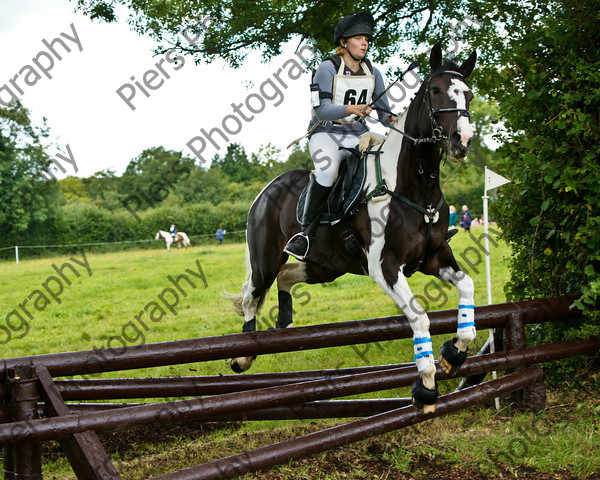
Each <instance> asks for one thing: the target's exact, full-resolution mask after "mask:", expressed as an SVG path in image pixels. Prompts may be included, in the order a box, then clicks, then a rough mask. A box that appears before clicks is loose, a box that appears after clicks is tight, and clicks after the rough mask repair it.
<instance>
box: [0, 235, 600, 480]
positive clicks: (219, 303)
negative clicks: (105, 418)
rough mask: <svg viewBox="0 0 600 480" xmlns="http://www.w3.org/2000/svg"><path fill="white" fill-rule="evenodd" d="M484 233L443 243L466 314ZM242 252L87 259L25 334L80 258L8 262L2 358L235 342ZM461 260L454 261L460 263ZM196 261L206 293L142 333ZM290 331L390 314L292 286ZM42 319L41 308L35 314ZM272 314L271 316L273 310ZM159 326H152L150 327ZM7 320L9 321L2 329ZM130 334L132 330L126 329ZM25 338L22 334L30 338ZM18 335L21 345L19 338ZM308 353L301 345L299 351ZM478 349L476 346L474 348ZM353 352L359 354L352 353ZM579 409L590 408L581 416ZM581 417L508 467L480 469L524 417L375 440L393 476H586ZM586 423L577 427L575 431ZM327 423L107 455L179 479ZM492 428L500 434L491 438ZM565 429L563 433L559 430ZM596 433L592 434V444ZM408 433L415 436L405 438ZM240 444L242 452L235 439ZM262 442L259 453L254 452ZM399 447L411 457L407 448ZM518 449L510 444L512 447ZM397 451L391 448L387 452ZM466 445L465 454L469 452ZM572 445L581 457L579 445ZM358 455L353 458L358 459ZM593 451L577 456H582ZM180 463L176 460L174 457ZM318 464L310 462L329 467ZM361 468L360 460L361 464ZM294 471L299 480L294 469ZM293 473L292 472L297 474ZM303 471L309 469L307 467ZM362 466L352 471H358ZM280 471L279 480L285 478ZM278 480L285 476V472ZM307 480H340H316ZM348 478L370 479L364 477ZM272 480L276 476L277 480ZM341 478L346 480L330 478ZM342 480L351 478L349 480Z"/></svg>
mask: <svg viewBox="0 0 600 480" xmlns="http://www.w3.org/2000/svg"><path fill="white" fill-rule="evenodd" d="M482 233H483V231H482V228H481V227H475V228H473V236H472V237H470V236H468V235H467V234H465V233H463V232H459V234H457V235H456V236H455V237H454V238H453V239H452V241H451V245H452V247H453V250H454V252H455V256H456V257H457V259H458V260H459V263H461V264H463V265H465V266H466V265H469V264H470V266H469V267H467V268H466V270H467V272H468V273H469V274H470V275H471V276H472V277H473V279H474V281H475V304H476V305H483V304H486V303H487V293H486V281H485V264H484V260H483V255H482V253H481V249H480V248H479V247H478V246H477V242H476V241H475V240H477V239H481V235H482ZM492 240H493V242H492V247H491V265H492V285H493V291H492V292H493V300H494V303H501V302H503V301H505V297H504V291H503V288H504V285H505V284H506V282H507V281H508V277H509V274H508V270H507V266H506V264H505V263H504V262H503V259H504V258H506V257H507V256H508V255H509V254H510V252H509V249H508V247H507V246H506V245H505V244H504V243H502V242H501V241H499V240H498V239H496V238H495V236H492ZM244 255H245V246H244V245H242V244H230V245H223V246H216V245H215V246H198V247H192V248H190V249H187V250H183V249H182V250H178V249H175V250H173V251H171V252H167V251H165V250H131V251H120V252H116V253H103V254H91V253H86V256H87V261H88V262H89V266H90V268H91V271H92V275H91V276H89V275H88V273H87V272H85V270H84V268H83V267H79V266H76V268H78V271H80V272H81V273H82V275H81V276H80V277H79V278H75V276H74V274H73V273H72V272H70V271H68V270H65V273H66V275H67V276H68V277H69V278H70V279H71V280H72V285H70V286H65V288H64V291H63V293H62V295H61V296H60V300H61V303H60V304H59V303H58V302H57V301H55V300H51V302H50V303H49V304H48V305H47V306H46V307H45V308H44V309H43V311H38V310H36V309H35V308H31V301H32V300H30V303H29V306H30V310H31V314H32V316H33V318H32V319H27V323H28V326H27V329H26V328H24V327H23V326H22V325H21V324H20V323H18V322H16V318H15V317H14V316H13V317H12V322H11V323H7V320H6V315H8V314H9V313H10V312H11V311H12V310H13V309H15V308H17V309H18V308H19V304H20V303H22V302H23V300H24V299H26V298H28V297H30V296H31V294H32V293H33V292H35V291H36V290H39V289H41V288H42V283H43V282H46V281H47V279H48V277H49V276H56V272H55V271H54V269H53V268H52V264H55V265H57V266H60V265H62V264H63V263H64V262H66V261H69V258H70V257H74V258H76V259H79V260H82V258H83V257H82V254H81V253H77V254H74V255H65V256H60V257H55V258H47V259H40V260H27V261H22V262H21V263H20V264H19V265H15V264H13V263H10V262H3V263H0V279H1V280H0V305H1V306H2V317H0V322H1V323H0V326H4V327H5V328H4V329H2V328H0V335H4V337H0V342H2V341H3V340H6V338H7V335H8V333H7V331H10V334H11V338H10V341H8V342H6V341H4V342H3V344H0V349H1V350H0V354H1V356H2V357H5V358H7V357H16V356H26V355H37V354H44V353H53V352H64V351H75V350H87V349H92V348H104V347H106V346H121V345H122V344H123V343H122V342H125V344H127V345H128V346H129V345H137V344H140V343H154V342H163V341H169V340H180V339H187V338H194V337H206V336H214V335H222V334H227V333H237V332H240V331H241V328H242V323H243V319H242V318H241V317H239V316H238V315H237V314H236V313H235V312H234V311H233V308H232V306H231V304H230V302H229V300H227V299H226V298H224V297H223V294H225V293H238V292H239V291H240V288H241V285H242V283H243V281H244V278H245V274H246V272H245V260H244ZM461 259H462V260H461ZM196 261H198V262H199V264H200V265H201V269H202V274H203V275H204V277H205V279H206V282H207V286H206V287H205V286H204V284H203V281H202V280H201V279H198V278H195V277H192V276H190V275H189V274H188V276H189V277H190V278H192V279H193V281H194V282H195V283H196V288H191V286H188V285H184V284H183V283H182V284H181V285H182V288H184V289H185V290H186V294H187V296H185V297H184V296H182V295H179V297H180V298H179V303H178V305H177V306H175V307H174V309H175V310H176V314H173V313H171V312H168V311H167V313H166V314H165V315H159V317H160V318H158V319H157V321H152V320H151V319H150V317H149V313H148V312H144V314H143V315H142V316H141V317H140V318H141V319H143V320H144V321H145V322H146V324H147V326H148V331H145V330H143V329H142V328H140V327H139V323H136V322H135V316H136V315H138V314H139V312H140V311H142V310H143V309H144V307H145V306H148V305H152V302H155V301H157V300H158V295H159V294H161V292H163V290H164V289H165V288H166V287H171V286H172V285H171V283H170V282H169V280H168V278H167V276H168V275H171V276H172V277H177V276H179V275H180V274H182V273H185V271H186V269H190V270H192V271H194V272H196V273H198V269H197V264H196ZM409 283H410V285H411V287H412V289H413V292H414V293H415V294H418V295H421V298H424V299H425V298H426V299H427V301H426V302H424V306H425V307H426V308H427V309H428V310H429V311H433V310H439V309H452V308H456V307H457V304H458V297H457V294H456V291H455V289H454V288H453V287H452V288H449V287H447V286H444V285H443V284H442V282H439V281H437V280H435V279H432V277H426V276H424V275H421V274H415V275H414V276H413V277H412V278H411V279H409ZM295 296H296V298H297V301H296V304H295V311H296V313H295V318H294V323H295V325H296V326H302V325H310V324H322V323H329V322H337V321H345V320H356V319H362V318H372V317H380V316H387V315H394V314H397V313H398V310H397V307H396V306H395V304H394V303H393V302H392V301H391V300H390V299H389V297H387V296H386V295H385V294H384V293H383V292H382V291H381V290H380V289H379V287H377V286H376V285H375V284H374V282H373V281H372V280H370V279H369V278H367V277H360V276H352V275H347V276H344V277H341V278H339V279H338V280H336V281H335V282H333V283H331V284H327V285H304V284H303V285H300V286H298V287H297V290H295ZM276 299H277V292H276V288H273V289H272V290H271V292H270V294H269V297H268V298H267V301H266V302H265V305H264V308H263V315H266V316H267V317H268V316H269V312H270V311H272V309H273V308H275V307H276ZM40 310H41V308H40ZM275 311H276V310H275ZM155 319H156V317H155ZM9 320H11V319H9ZM136 324H137V329H135V328H134V327H133V326H134V325H136ZM27 330H28V331H27ZM26 331H27V333H26V334H25V332H26ZM486 336H487V332H480V333H479V338H478V341H477V342H478V344H481V342H482V341H483V340H484V339H485V337H486ZM443 340H444V339H442V338H434V348H435V349H436V350H438V349H439V347H440V345H441V343H442V341H443ZM307 347H309V346H307ZM475 348H477V346H476V347H475ZM359 353H360V354H359ZM411 358H412V342H411V341H410V340H394V341H388V342H379V343H377V344H369V345H359V346H357V347H354V348H353V347H338V348H328V349H320V350H306V351H302V352H290V353H283V354H277V355H263V356H260V357H259V358H258V359H257V361H256V362H255V364H254V366H253V367H252V370H251V371H252V372H254V373H260V372H276V371H288V370H310V369H334V368H339V367H350V366H362V365H365V364H369V365H375V364H385V363H397V362H408V361H410V360H411ZM221 374H222V375H228V374H231V370H230V368H229V364H228V361H225V360H221V361H213V362H206V363H196V364H189V365H178V366H166V367H159V368H153V369H144V370H131V371H122V372H111V373H105V374H101V375H95V376H96V377H133V376H136V377H140V376H169V375H171V376H172V375H183V376H185V375H221ZM453 388H454V384H452V383H449V384H448V383H447V384H445V385H440V390H441V393H446V392H448V391H451V390H452V389H453ZM389 395H396V396H408V390H407V389H398V390H393V391H388V392H377V393H373V394H369V395H365V397H386V396H389ZM586 408H587V407H586ZM578 413H579V414H578V415H573V416H572V417H569V422H570V423H569V422H567V423H561V424H560V425H561V428H560V429H559V428H558V427H557V428H555V429H554V430H552V432H554V433H553V434H549V435H545V436H544V438H543V441H540V442H538V443H536V444H535V445H532V446H531V447H530V448H529V450H528V451H527V452H526V453H523V452H522V451H516V452H517V453H515V458H514V459H513V461H512V462H511V461H509V460H507V459H504V461H502V459H499V460H498V459H497V460H498V461H496V462H494V461H491V460H489V458H490V457H489V455H487V456H486V452H489V451H490V450H491V451H495V452H498V451H506V449H507V448H509V445H510V442H511V439H515V438H520V437H519V435H522V433H520V432H519V428H524V426H525V425H527V422H530V423H531V422H532V418H533V417H532V416H531V415H530V414H523V416H522V417H519V416H518V417H514V418H512V419H509V420H506V421H504V420H503V419H502V418H501V417H498V416H497V415H496V414H495V413H494V412H493V411H492V410H490V409H485V408H484V409H471V410H469V411H468V412H464V413H461V414H458V415H455V416H451V417H446V418H440V419H436V420H433V421H429V422H426V424H424V425H422V426H419V427H415V430H414V431H418V432H422V433H424V434H425V435H424V436H422V435H417V436H415V435H414V431H413V430H409V431H399V432H394V433H392V434H388V435H387V436H384V437H382V439H383V440H379V441H380V442H381V441H384V442H388V443H389V444H390V445H391V447H390V448H389V449H387V447H386V449H387V450H386V453H385V456H386V458H387V460H386V461H387V462H389V464H390V465H392V466H393V468H395V469H397V470H399V471H405V470H407V469H410V468H415V461H416V459H419V458H421V459H422V458H423V457H422V455H425V454H426V455H430V456H433V457H435V458H437V459H438V460H441V461H443V462H445V463H449V464H454V463H459V464H462V465H467V466H469V465H471V466H474V467H476V468H477V469H479V470H481V471H483V472H488V471H489V472H494V471H496V472H497V471H498V469H502V468H508V469H510V468H518V467H520V466H525V467H527V468H533V469H540V470H541V471H560V470H561V469H566V470H569V471H572V472H574V473H575V474H578V475H584V474H585V475H587V474H589V473H591V472H593V471H594V469H596V470H598V465H597V464H595V462H597V460H595V459H597V458H599V457H600V446H599V445H598V443H599V441H598V435H597V428H598V412H597V410H595V409H594V408H587V409H584V410H582V411H580V412H578ZM584 420H585V422H584ZM336 423H343V422H341V421H335V422H306V421H302V422H300V421H297V422H294V421H290V422H257V423H247V424H244V425H243V426H242V427H241V432H240V431H237V432H236V431H234V430H236V429H233V430H232V429H224V430H217V431H214V432H212V433H210V434H202V435H198V436H195V437H193V438H190V437H185V438H181V439H178V440H176V441H175V446H173V447H172V448H166V447H164V448H163V447H156V446H155V445H152V444H149V443H145V442H143V441H142V442H140V443H139V444H136V447H135V449H134V450H133V453H131V452H130V453H128V454H123V455H119V454H116V455H115V456H114V457H113V460H114V461H115V462H117V463H119V464H122V471H123V472H127V474H126V475H125V476H124V478H132V479H133V478H146V477H147V476H150V475H156V474H159V473H166V472H168V471H171V470H175V469H177V468H183V467H186V466H192V465H195V464H198V463H201V462H204V461H206V460H210V459H213V458H219V457H221V456H224V455H226V454H233V453H239V452H240V451H243V450H244V449H247V448H256V447H258V446H260V445H261V444H264V443H272V442H274V441H279V440H280V439H283V438H287V437H290V436H295V435H298V434H301V433H302V432H303V429H305V428H307V427H308V428H312V430H315V429H317V430H318V429H320V428H322V427H323V425H325V424H326V425H331V424H336ZM498 426H500V427H501V428H497V427H498ZM563 427H564V428H563ZM594 429H596V433H595V435H592V436H590V435H589V434H590V433H591V431H592V430H594ZM411 432H412V433H411ZM240 434H241V435H242V438H243V441H242V440H239V436H240ZM261 442H262V443H261ZM407 442H408V447H407V446H406V443H407ZM515 442H516V440H515V441H513V444H514V445H516V443H515ZM395 444H397V445H398V446H397V448H396V447H393V445H395ZM466 445H468V447H467V446H466ZM579 445H581V449H578V446H579ZM354 448H356V450H355V452H356V455H357V456H358V457H359V458H360V457H361V456H362V455H363V454H364V455H365V456H366V457H368V453H364V452H363V450H361V448H363V447H354ZM584 451H585V452H588V451H590V452H594V455H592V454H587V453H586V454H582V452H584ZM176 452H179V453H176ZM328 455H336V454H335V453H330V454H323V455H321V456H320V457H319V458H321V459H325V460H323V461H324V462H327V459H332V458H333V457H331V456H328ZM366 457H365V458H366ZM295 465H297V468H298V471H302V469H303V468H305V467H303V465H304V464H302V463H300V464H295ZM45 468H46V471H49V472H51V474H52V475H54V477H55V478H72V473H70V467H69V466H68V463H67V462H66V461H65V460H64V459H59V460H56V461H52V462H50V463H47V464H46V466H45ZM295 468H296V467H294V468H292V469H291V470H295ZM306 468H308V467H306ZM360 468H362V467H357V470H356V472H358V470H360ZM286 469H287V470H286ZM288 470H289V466H288V467H286V466H282V467H279V470H275V472H277V471H279V472H287V471H288ZM282 475H283V476H282V477H281V478H304V477H301V476H298V477H291V476H286V475H287V474H284V473H282ZM311 475H312V477H311V478H313V477H314V478H338V477H335V476H333V477H328V476H326V475H325V474H323V475H325V476H320V477H319V476H315V475H316V474H315V473H314V472H313V473H312V474H311ZM356 475H357V476H355V477H354V478H369V477H368V475H369V474H368V473H365V475H367V476H358V473H356ZM277 478H279V477H277ZM339 478H346V477H339ZM349 478H350V477H349ZM390 478H391V477H390Z"/></svg>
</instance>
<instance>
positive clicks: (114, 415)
mask: <svg viewBox="0 0 600 480" xmlns="http://www.w3.org/2000/svg"><path fill="white" fill-rule="evenodd" d="M557 345H558V346H557ZM599 345H600V343H599V341H598V339H597V338H591V339H588V340H572V341H568V342H561V343H560V344H550V345H543V346H540V347H531V348H528V349H524V350H515V351H507V352H499V353H495V354H490V355H482V356H479V357H470V358H468V359H467V361H466V362H465V364H464V365H463V367H462V369H461V372H460V374H461V375H464V374H472V373H478V372H481V371H490V370H500V369H506V368H514V367H518V366H522V365H526V364H530V363H540V362H545V361H550V360H555V359H558V358H564V357H566V356H573V355H577V354H584V353H590V352H595V351H597V350H598V348H599ZM416 374H417V372H416V368H415V367H412V368H406V367H403V368H396V369H390V370H383V371H377V372H370V373H361V374H356V375H346V376H342V377H334V378H329V379H324V380H315V381H310V382H301V383H294V384H289V385H281V386H276V387H268V388H261V389H255V390H249V391H244V392H238V393H229V394H224V395H216V396H213V397H203V398H195V399H190V400H180V401H176V402H165V403H162V404H152V405H143V406H136V407H127V408H122V409H118V410H110V411H105V412H97V413H95V414H93V415H64V416H61V417H55V418H48V419H40V420H32V421H29V422H13V423H11V424H8V425H0V445H7V444H9V443H12V442H19V441H24V440H25V439H27V440H29V441H32V440H35V441H41V440H50V439H57V438H63V437H66V436H69V435H73V434H74V433H79V432H84V431H88V430H93V431H102V430H114V429H117V428H128V427H132V426H135V425H142V424H146V423H154V422H157V421H186V420H198V419H206V418H214V417H216V416H219V415H228V414H232V413H236V412H241V411H245V410H258V409H265V408H273V407H279V406H282V405H290V404H297V403H304V402H309V401H313V400H323V399H328V398H335V397H342V396H346V395H354V394H359V393H366V392H372V391H378V390H386V389H390V388H396V387H398V386H403V385H409V384H410V383H411V382H412V381H413V380H414V379H415V378H416ZM440 377H441V376H440ZM445 378H447V377H445Z"/></svg>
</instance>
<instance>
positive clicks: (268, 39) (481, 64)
mask: <svg viewBox="0 0 600 480" xmlns="http://www.w3.org/2000/svg"><path fill="white" fill-rule="evenodd" d="M117 4H119V5H126V6H127V7H129V8H130V9H131V11H132V12H133V15H132V17H131V22H132V24H133V26H134V28H135V29H136V30H137V31H138V32H140V33H144V34H149V35H151V36H152V37H154V38H155V39H156V40H157V41H158V42H159V44H160V47H159V49H162V50H163V51H164V50H165V49H167V48H175V49H179V50H180V51H183V52H186V53H188V54H190V55H192V56H193V57H194V58H195V59H196V60H198V61H199V60H203V59H205V60H208V61H210V60H211V59H213V58H216V57H221V58H225V59H226V60H227V61H229V63H231V64H232V65H239V64H240V62H241V61H242V59H243V58H244V56H245V55H247V53H248V52H249V51H250V49H258V50H261V51H262V52H263V56H264V58H265V59H269V58H272V57H273V56H275V55H276V54H278V53H280V52H281V49H282V46H283V45H284V44H285V43H286V42H289V41H294V42H297V43H298V44H300V43H302V42H303V41H307V40H314V45H315V48H316V50H317V56H319V55H323V54H325V53H326V52H329V51H331V49H332V45H331V41H332V38H331V37H332V31H333V28H334V26H335V24H336V22H337V20H338V19H339V18H340V17H341V16H342V15H345V14H346V15H347V14H350V13H356V12H357V11H360V10H369V11H371V12H372V13H373V14H374V16H375V19H376V22H377V35H376V42H374V45H373V49H372V54H371V56H372V57H373V59H374V60H375V61H378V62H384V61H386V60H388V59H390V58H392V57H393V56H395V55H396V54H399V55H400V57H401V58H403V59H404V60H406V59H408V58H410V59H411V60H413V59H415V57H416V59H417V60H420V61H421V65H426V64H427V63H426V62H425V61H424V60H425V58H426V56H427V52H426V51H425V50H426V49H424V48H419V47H422V46H423V44H427V43H429V44H433V43H436V42H437V41H442V42H443V44H445V45H446V46H447V48H448V53H450V54H456V55H458V56H460V55H461V53H462V51H465V50H470V49H471V48H476V49H477V50H478V68H477V69H476V71H475V73H474V75H473V76H472V77H471V78H470V84H471V86H473V87H476V88H477V90H478V91H481V92H485V93H486V94H487V95H488V96H489V98H490V99H491V100H493V101H495V102H497V103H498V108H499V116H500V117H501V118H502V119H503V120H504V121H505V125H506V133H505V134H504V138H503V142H504V145H503V147H502V148H501V150H500V154H501V155H502V156H503V167H502V168H501V170H500V172H499V173H502V174H504V175H506V176H509V177H511V178H512V179H513V183H512V184H511V185H509V186H506V187H503V188H505V193H504V199H503V200H502V202H500V204H499V206H498V208H497V209H496V210H495V212H496V216H497V217H498V219H499V221H500V225H501V226H502V228H503V229H504V231H505V232H506V235H507V239H508V240H509V242H510V243H511V245H512V246H513V249H514V256H513V259H512V260H511V271H512V276H513V283H512V285H511V286H510V287H509V291H508V293H509V295H510V296H511V297H512V298H515V299H517V298H524V297H534V296H547V295H553V294H561V293H572V294H574V295H577V296H579V297H580V299H579V301H578V305H579V306H580V307H581V308H583V309H584V310H585V311H586V312H587V314H588V316H589V317H590V318H593V319H596V321H599V320H598V318H599V317H600V313H599V310H598V304H599V303H600V301H599V299H600V263H599V262H600V259H599V257H598V252H599V251H600V248H599V247H600V238H599V232H600V229H599V228H598V225H599V224H600V213H599V212H598V205H600V192H599V189H600V182H599V181H598V179H599V178H600V171H599V168H600V167H599V165H598V163H599V162H598V158H600V155H599V153H600V152H599V151H598V148H599V145H600V138H599V132H600V128H599V123H600V121H599V118H598V112H599V111H600V105H599V103H600V94H599V91H600V90H599V76H598V71H600V63H599V55H600V37H599V36H598V33H597V32H598V31H599V30H600V21H599V19H598V14H597V12H598V7H599V5H598V0H551V1H546V0H544V1H542V0H531V1H527V2H523V1H522V0H490V1H487V2H468V1H466V0H455V1H450V2H429V1H425V0H408V1H406V2H394V1H391V0H378V1H375V2H366V1H361V0H359V1H354V2H347V1H345V0H332V1H329V2H318V1H314V0H313V1H309V0H296V1H292V2H285V3H282V2H279V1H275V0H265V1H261V2H250V1H247V0H226V1H225V2H212V1H208V0H198V1H196V2H188V1H184V0H174V1H172V2H164V1H162V0H147V1H144V2H137V1H134V0H110V1H108V0H79V1H78V6H79V8H81V9H82V10H83V11H85V12H86V13H88V14H89V15H92V16H96V17H98V18H103V19H105V20H107V21H114V20H115V16H114V6H116V5H117ZM190 18H195V19H198V20H199V21H200V20H201V22H199V23H197V25H196V26H195V27H193V28H192V30H188V31H187V35H183V34H182V31H184V30H185V28H186V27H188V26H189V25H188V22H189V19H190ZM190 38H191V39H192V40H193V41H192V42H190ZM414 52H419V53H414ZM482 152H483V151H482ZM483 153H485V152H483ZM480 160H481V159H479V160H478V161H480Z"/></svg>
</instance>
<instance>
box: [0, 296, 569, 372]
mask: <svg viewBox="0 0 600 480" xmlns="http://www.w3.org/2000/svg"><path fill="white" fill-rule="evenodd" d="M573 300H574V298H571V297H558V298H551V299H544V300H530V301H524V302H514V303H504V304H498V305H488V306H484V307H476V308H475V319H476V322H477V328H479V329H486V328H499V327H503V326H504V324H505V322H506V319H507V316H508V315H510V314H511V313H512V314H525V315H526V323H540V322H551V321H558V320H568V319H570V318H575V317H578V316H579V315H580V313H579V311H578V310H576V309H569V306H570V305H571V304H572V302H573ZM456 317H457V310H445V311H441V312H431V313H429V318H430V332H431V334H432V335H437V334H442V333H453V332H455V331H456ZM410 337H412V330H411V328H410V324H409V321H408V320H407V319H406V317H405V316H403V315H401V316H391V317H383V318H376V319H369V320H356V321H348V322H341V323H330V324H324V325H314V326H309V327H296V328H291V329H281V330H277V329H273V330H266V331H261V332H252V333H242V334H232V335H222V336H218V337H207V338H199V339H191V340H179V341H174V342H164V343H154V344H148V345H139V346H128V347H119V348H114V349H99V350H86V351H80V352H66V353H53V354H46V355H36V356H32V357H18V358H8V359H3V360H2V361H1V363H0V380H4V379H5V378H6V373H7V369H8V368H10V367H15V366H17V365H24V364H35V363H37V364H41V365H44V366H45V367H46V368H47V369H48V371H49V372H50V374H51V375H52V376H53V377H60V376H71V375H89V374H93V373H99V372H108V371H116V370H130V369H138V368H147V367H157V366H164V365H174V364H182V363H193V362H201V361H209V360H220V359H224V358H230V357H238V356H250V355H261V354H268V353H279V352H289V351H298V350H307V349H314V348H325V347H336V346H342V345H354V344H361V343H369V342H379V341H386V340H392V339H399V338H410Z"/></svg>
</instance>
